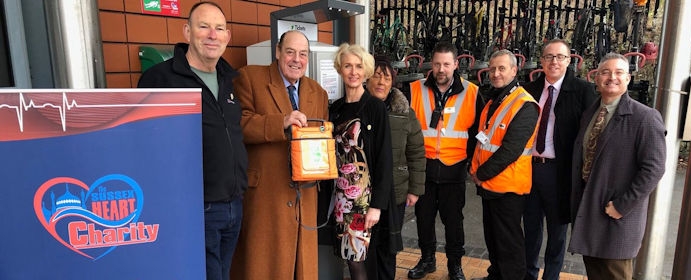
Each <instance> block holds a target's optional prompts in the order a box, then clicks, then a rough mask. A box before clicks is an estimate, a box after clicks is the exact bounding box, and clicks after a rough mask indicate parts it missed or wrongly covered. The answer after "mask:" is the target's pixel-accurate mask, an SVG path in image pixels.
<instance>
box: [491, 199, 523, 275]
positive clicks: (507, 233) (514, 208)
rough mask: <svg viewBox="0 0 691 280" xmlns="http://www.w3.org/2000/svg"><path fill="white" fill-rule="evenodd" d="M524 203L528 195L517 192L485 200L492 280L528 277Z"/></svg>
mask: <svg viewBox="0 0 691 280" xmlns="http://www.w3.org/2000/svg"><path fill="white" fill-rule="evenodd" d="M524 204H525V196H522V195H517V194H514V193H507V194H504V195H502V196H501V197H499V198H493V199H485V198H483V199H482V225H483V229H484V232H485V244H486V245H487V251H488V253H489V262H490V266H489V268H488V269H487V272H488V273H489V276H488V278H489V279H501V280H510V279H516V280H522V279H523V277H524V276H525V272H526V268H525V243H524V242H525V241H524V237H523V229H522V228H521V216H522V215H523V207H524Z"/></svg>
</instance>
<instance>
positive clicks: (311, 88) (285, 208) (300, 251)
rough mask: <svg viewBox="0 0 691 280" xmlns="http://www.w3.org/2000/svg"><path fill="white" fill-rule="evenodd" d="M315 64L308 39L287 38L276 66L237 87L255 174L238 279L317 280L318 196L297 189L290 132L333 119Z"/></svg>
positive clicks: (243, 74) (246, 76) (252, 69)
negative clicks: (311, 68) (309, 72)
mask: <svg viewBox="0 0 691 280" xmlns="http://www.w3.org/2000/svg"><path fill="white" fill-rule="evenodd" d="M308 56H309V42H308V40H307V38H306V37H305V35H304V34H302V33H300V32H299V31H288V32H286V33H284V34H283V35H282V36H281V39H280V40H279V42H278V45H277V46H276V61H274V62H273V63H272V64H271V65H269V66H257V65H248V66H246V67H244V68H242V69H240V71H239V72H240V75H239V77H238V78H237V79H235V81H234V85H235V89H236V93H237V95H238V96H237V97H238V100H239V101H240V104H241V106H242V120H241V125H242V130H243V134H244V141H245V145H246V147H247V152H248V159H249V166H248V168H247V178H248V189H247V192H246V193H245V198H244V205H243V207H244V208H243V210H244V216H243V219H242V230H241V232H240V240H239V241H238V247H237V250H236V252H235V256H234V258H233V265H232V271H231V279H262V280H264V279H292V278H294V279H317V258H318V257H317V231H316V215H317V188H316V187H305V188H302V187H298V188H294V187H291V180H290V178H291V177H290V170H289V166H290V162H289V158H288V153H289V149H288V145H289V144H288V137H287V135H288V134H287V132H289V131H290V125H293V124H294V125H298V126H301V127H302V126H306V125H307V119H308V118H318V119H328V107H327V106H328V96H327V94H326V91H325V90H324V89H322V87H321V86H320V85H319V84H318V83H317V82H316V81H314V80H312V79H310V78H307V77H304V75H305V70H306V69H307V60H308ZM291 99H292V100H291Z"/></svg>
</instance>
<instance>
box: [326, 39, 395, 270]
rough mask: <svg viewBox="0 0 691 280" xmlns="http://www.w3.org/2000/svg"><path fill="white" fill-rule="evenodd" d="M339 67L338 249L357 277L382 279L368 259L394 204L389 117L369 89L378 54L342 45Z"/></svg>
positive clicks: (335, 116) (333, 114)
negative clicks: (367, 82)
mask: <svg viewBox="0 0 691 280" xmlns="http://www.w3.org/2000/svg"><path fill="white" fill-rule="evenodd" d="M334 68H336V70H337V71H338V73H339V74H340V75H341V77H342V78H343V81H344V84H345V96H344V97H342V98H341V99H338V100H336V102H334V104H333V105H332V107H331V110H330V113H329V115H330V120H331V121H332V122H333V123H334V127H335V130H334V137H335V138H336V154H337V164H338V168H339V171H338V173H339V174H338V175H339V177H338V178H337V179H336V182H335V186H334V191H333V198H332V201H333V211H332V214H331V219H333V220H334V221H335V223H336V226H335V230H336V233H335V234H336V240H335V241H334V249H335V253H336V255H337V256H340V257H341V258H343V259H345V260H347V263H348V268H349V270H350V276H351V279H368V277H369V278H372V279H376V277H377V276H376V272H377V268H376V265H371V262H369V261H368V262H367V263H365V259H375V260H376V250H369V248H370V246H375V247H376V244H377V242H378V240H379V239H381V238H380V235H381V234H388V233H386V232H382V231H378V229H379V227H380V226H379V225H378V223H379V221H380V219H382V218H384V219H382V220H384V221H386V222H388V219H385V217H383V216H382V211H384V210H387V209H389V208H390V205H391V204H392V203H393V191H392V186H393V182H392V175H391V174H392V158H391V131H390V128H389V119H388V117H387V113H386V106H385V105H384V102H382V101H381V100H379V99H377V98H374V97H372V96H371V95H370V93H369V92H367V90H366V89H365V88H364V87H363V83H364V81H365V80H366V79H367V78H369V77H370V76H372V73H373V72H374V58H373V57H372V55H370V54H369V53H367V51H366V50H365V49H364V48H363V47H361V46H358V45H350V44H347V43H345V44H342V45H341V46H340V47H339V49H338V52H337V53H336V57H335V59H334ZM387 226H388V225H387ZM372 244H374V245H372ZM372 248H374V247H372ZM375 264H376V262H375Z"/></svg>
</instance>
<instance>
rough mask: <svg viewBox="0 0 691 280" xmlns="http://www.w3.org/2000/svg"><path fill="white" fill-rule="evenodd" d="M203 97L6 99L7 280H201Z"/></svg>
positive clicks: (2, 129)
mask: <svg viewBox="0 0 691 280" xmlns="http://www.w3.org/2000/svg"><path fill="white" fill-rule="evenodd" d="M201 124H202V122H201V94H200V90H199V89H161V90H158V89H155V90H152V89H90V90H74V89H69V90H65V89H63V90H60V89H46V90H37V89H29V90H21V89H8V90H0V197H2V198H3V199H2V203H0V213H3V216H4V218H3V219H2V220H0V223H1V224H2V226H1V227H2V229H3V230H0V279H203V278H204V277H205V276H204V275H205V263H204V260H205V253H204V221H203V218H204V216H203V215H204V213H203V185H202V147H201V143H202V142H201V137H202V132H201Z"/></svg>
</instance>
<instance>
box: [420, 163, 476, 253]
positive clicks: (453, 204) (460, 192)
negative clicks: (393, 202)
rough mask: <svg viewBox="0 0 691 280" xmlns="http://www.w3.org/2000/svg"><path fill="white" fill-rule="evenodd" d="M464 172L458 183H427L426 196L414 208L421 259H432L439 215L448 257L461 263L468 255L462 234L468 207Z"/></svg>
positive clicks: (435, 244)
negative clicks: (459, 260)
mask: <svg viewBox="0 0 691 280" xmlns="http://www.w3.org/2000/svg"><path fill="white" fill-rule="evenodd" d="M465 177H466V175H465V172H463V178H462V180H461V181H460V182H458V183H446V184H437V183H433V182H430V181H427V182H426V183H425V194H424V195H422V196H420V199H418V201H417V203H416V204H415V217H416V218H417V236H418V246H419V247H420V250H421V251H422V256H423V257H425V256H430V255H433V254H434V252H435V251H436V247H437V235H436V233H435V230H434V229H435V222H436V218H437V212H439V216H440V217H441V222H442V224H444V232H445V233H444V236H445V238H446V247H445V249H446V256H447V258H448V259H450V260H453V259H460V258H461V257H462V256H463V255H465V248H464V246H465V232H464V231H463V206H465Z"/></svg>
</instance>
